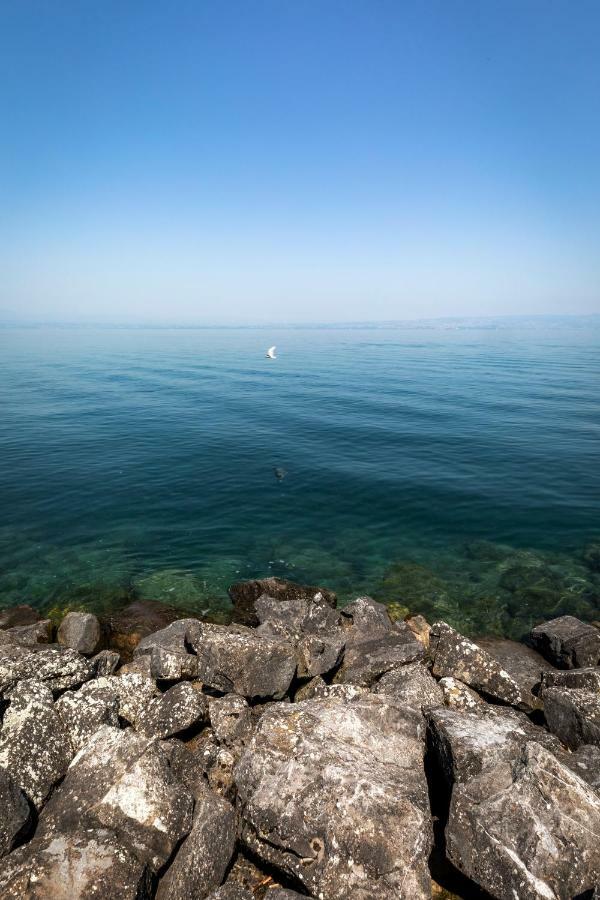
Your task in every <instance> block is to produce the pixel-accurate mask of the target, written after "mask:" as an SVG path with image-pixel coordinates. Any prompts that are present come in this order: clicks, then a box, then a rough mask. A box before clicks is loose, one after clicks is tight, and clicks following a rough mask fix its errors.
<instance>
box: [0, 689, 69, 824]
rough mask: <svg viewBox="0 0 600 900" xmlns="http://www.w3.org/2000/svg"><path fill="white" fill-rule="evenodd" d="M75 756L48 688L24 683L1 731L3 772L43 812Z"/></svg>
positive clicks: (13, 699)
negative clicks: (52, 790) (50, 795)
mask: <svg viewBox="0 0 600 900" xmlns="http://www.w3.org/2000/svg"><path fill="white" fill-rule="evenodd" d="M72 756H73V752H72V749H71V743H70V740H69V736H68V733H67V731H66V728H65V726H64V725H63V722H62V720H61V718H60V716H59V715H58V713H57V712H56V709H55V708H54V704H53V702H52V693H51V691H50V689H49V688H48V687H46V686H45V685H44V684H42V683H39V682H35V681H28V680H24V681H21V682H20V683H19V684H18V685H17V686H16V687H15V688H14V690H13V692H12V695H11V700H10V706H9V707H8V709H7V711H6V712H5V714H4V721H3V723H2V730H1V731H0V768H3V769H6V770H7V771H8V772H9V774H10V775H11V776H12V778H13V779H14V780H15V781H16V783H17V784H18V785H19V787H20V788H21V789H22V791H23V792H24V794H25V795H26V797H27V798H28V799H29V800H30V801H31V803H32V804H33V805H34V806H35V807H36V809H40V807H41V806H42V804H43V802H44V800H45V799H46V797H47V796H48V794H49V793H50V790H51V789H52V787H53V786H54V785H55V784H56V782H57V781H58V780H59V779H60V778H62V776H63V775H64V774H65V772H66V771H67V768H68V766H69V763H70V762H71V758H72Z"/></svg>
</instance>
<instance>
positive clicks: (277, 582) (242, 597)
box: [229, 578, 337, 625]
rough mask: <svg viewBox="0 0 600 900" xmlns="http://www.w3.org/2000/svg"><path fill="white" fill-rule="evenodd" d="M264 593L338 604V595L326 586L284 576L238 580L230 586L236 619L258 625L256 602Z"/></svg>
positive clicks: (330, 604)
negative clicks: (301, 581) (287, 579)
mask: <svg viewBox="0 0 600 900" xmlns="http://www.w3.org/2000/svg"><path fill="white" fill-rule="evenodd" d="M263 594H267V595H268V596H269V597H272V598H273V599H274V600H288V601H289V600H306V601H309V602H310V601H313V600H317V601H320V600H321V599H322V600H324V601H325V603H327V604H328V605H329V606H331V607H332V608H333V609H335V607H336V606H337V597H336V595H335V594H334V593H333V591H328V590H327V589H326V588H319V587H312V586H310V585H303V584H295V583H294V582H293V581H285V580H284V579H283V578H259V579H257V580H255V581H238V582H237V583H236V584H232V585H231V587H230V588H229V596H230V597H231V601H232V603H233V606H234V619H235V621H236V622H241V623H242V624H244V625H258V624H259V622H258V616H257V615H256V610H255V608H254V604H255V602H256V601H257V600H258V598H259V597H261V596H262V595H263Z"/></svg>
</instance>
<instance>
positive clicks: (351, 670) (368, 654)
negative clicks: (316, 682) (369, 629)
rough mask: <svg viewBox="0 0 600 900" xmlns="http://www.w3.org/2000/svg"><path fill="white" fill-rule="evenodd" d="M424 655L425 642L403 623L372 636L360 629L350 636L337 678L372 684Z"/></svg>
mask: <svg viewBox="0 0 600 900" xmlns="http://www.w3.org/2000/svg"><path fill="white" fill-rule="evenodd" d="M424 654H425V649H424V647H423V644H422V643H421V642H420V641H418V640H417V639H416V637H415V636H414V634H413V633H412V631H411V630H410V628H409V627H408V626H407V625H405V624H404V622H400V623H398V624H396V625H394V627H393V630H390V631H387V632H385V633H383V634H379V635H378V636H377V637H375V638H372V639H369V638H366V637H365V632H362V631H360V632H359V633H358V634H355V635H352V636H351V637H350V638H349V639H348V643H347V644H346V649H345V652H344V659H343V661H342V664H341V666H340V667H339V669H338V670H337V672H336V673H335V676H334V681H335V682H336V683H342V684H343V683H349V682H351V683H352V684H358V685H362V686H363V687H370V686H371V685H372V684H374V683H375V682H376V681H377V680H378V679H379V678H381V676H382V675H385V673H386V672H389V671H390V670H391V669H395V668H397V667H398V666H403V665H406V664H407V663H412V662H415V661H416V660H419V659H422V658H423V656H424Z"/></svg>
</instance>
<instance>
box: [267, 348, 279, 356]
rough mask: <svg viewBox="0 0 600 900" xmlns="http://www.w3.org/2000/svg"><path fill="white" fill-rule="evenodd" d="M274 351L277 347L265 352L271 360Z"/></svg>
mask: <svg viewBox="0 0 600 900" xmlns="http://www.w3.org/2000/svg"><path fill="white" fill-rule="evenodd" d="M276 349H277V347H269V349H268V350H267V356H270V357H271V358H273V357H274V356H275V350H276Z"/></svg>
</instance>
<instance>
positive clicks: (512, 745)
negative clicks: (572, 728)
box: [426, 704, 562, 786]
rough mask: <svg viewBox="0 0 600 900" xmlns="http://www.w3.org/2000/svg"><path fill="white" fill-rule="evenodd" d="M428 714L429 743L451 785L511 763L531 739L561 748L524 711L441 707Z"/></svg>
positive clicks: (495, 708) (485, 707)
mask: <svg viewBox="0 0 600 900" xmlns="http://www.w3.org/2000/svg"><path fill="white" fill-rule="evenodd" d="M426 718H427V722H428V725H429V738H430V746H431V748H432V750H433V752H434V753H435V755H436V757H437V759H438V762H439V764H440V768H441V771H442V773H443V775H444V777H445V780H446V782H447V784H448V785H450V786H451V785H453V784H454V783H455V782H463V781H469V780H470V779H472V778H475V777H476V776H478V775H480V774H481V773H482V772H489V771H491V770H493V769H496V768H498V767H499V766H501V765H503V764H511V763H512V762H514V760H515V759H517V758H518V756H519V754H520V752H521V750H522V749H523V747H524V746H525V744H526V743H527V742H528V741H536V742H537V743H539V744H543V745H544V746H545V747H547V748H548V749H549V750H550V751H553V752H554V751H558V752H561V751H562V747H561V745H560V742H559V741H558V740H557V739H556V738H555V737H554V736H553V735H551V734H549V733H548V732H547V731H544V729H542V728H539V727H538V726H536V725H534V724H533V723H532V722H531V721H530V719H528V718H527V716H526V715H525V714H524V713H521V712H517V711H516V710H513V709H506V708H505V707H499V706H488V705H487V704H481V705H479V706H477V707H476V708H474V709H462V710H458V709H449V708H447V707H439V708H437V709H433V710H429V711H428V712H427V713H426Z"/></svg>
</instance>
